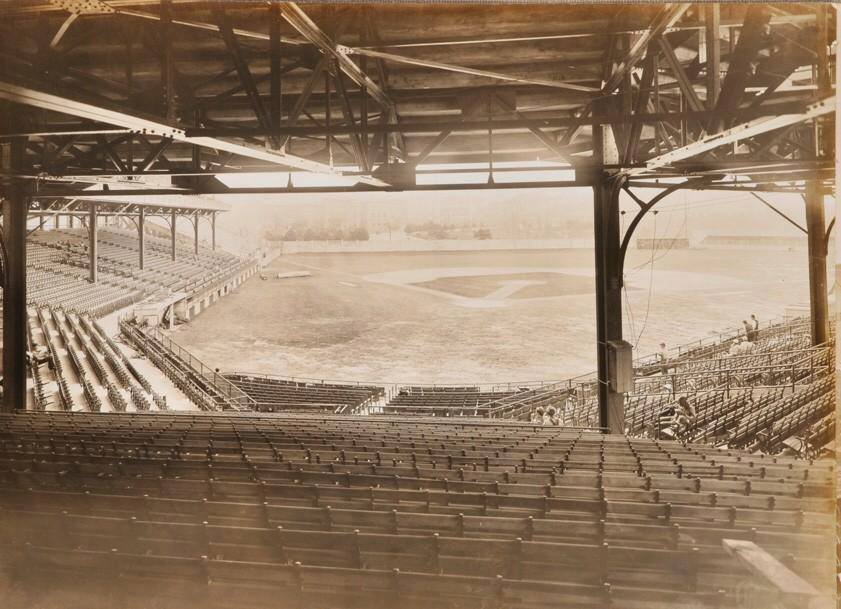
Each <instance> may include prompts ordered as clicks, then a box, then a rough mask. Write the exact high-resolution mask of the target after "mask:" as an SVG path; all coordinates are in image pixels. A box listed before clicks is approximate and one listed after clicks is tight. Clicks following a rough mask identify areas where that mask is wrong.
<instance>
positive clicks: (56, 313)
mask: <svg viewBox="0 0 841 609" xmlns="http://www.w3.org/2000/svg"><path fill="white" fill-rule="evenodd" d="M28 330H29V344H30V351H35V350H36V349H43V350H45V351H46V353H47V361H46V363H41V364H38V363H35V362H33V363H32V364H31V365H30V367H31V373H32V377H33V379H34V383H33V385H34V387H33V395H34V404H35V409H36V410H51V411H52V410H68V411H76V410H90V411H93V412H99V411H115V412H125V411H128V410H137V411H146V410H166V401H165V400H164V399H163V397H162V396H160V395H159V394H158V393H157V392H156V391H155V390H154V389H153V388H152V386H151V384H150V383H149V381H148V380H146V378H145V377H144V376H143V375H142V374H140V372H138V370H137V369H136V368H135V366H133V365H132V363H131V362H130V361H129V359H128V358H127V357H126V356H125V354H124V353H123V352H122V351H121V350H120V349H119V348H118V347H117V345H115V344H114V342H113V341H112V340H111V338H110V337H108V336H107V334H106V333H105V332H104V331H103V329H102V327H101V326H100V325H99V324H98V323H96V321H94V320H93V319H91V318H90V317H87V316H80V315H77V314H75V313H69V312H65V311H61V310H58V309H49V308H46V307H31V308H30V309H29V327H28ZM77 386H80V387H81V392H79V391H77V390H74V389H73V388H74V387H77ZM47 387H55V390H54V391H52V392H51V391H49V390H48V389H47ZM153 404H154V407H153Z"/></svg>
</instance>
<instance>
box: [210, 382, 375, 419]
mask: <svg viewBox="0 0 841 609" xmlns="http://www.w3.org/2000/svg"><path fill="white" fill-rule="evenodd" d="M225 378H226V379H227V380H229V381H230V382H231V383H233V384H234V385H235V386H237V387H238V388H240V389H241V390H242V391H244V392H245V393H247V394H248V395H249V396H251V398H253V400H254V401H255V402H256V403H257V410H260V411H279V410H284V411H288V410H321V411H325V412H335V413H344V414H352V413H360V412H363V411H364V409H365V407H366V406H368V405H370V404H371V403H372V402H373V401H375V400H376V399H377V398H379V397H381V396H382V395H383V394H384V393H385V388H384V387H377V386H374V385H343V384H339V383H324V382H306V381H296V380H292V379H284V378H278V377H271V376H266V375H255V374H242V373H231V374H226V375H225Z"/></svg>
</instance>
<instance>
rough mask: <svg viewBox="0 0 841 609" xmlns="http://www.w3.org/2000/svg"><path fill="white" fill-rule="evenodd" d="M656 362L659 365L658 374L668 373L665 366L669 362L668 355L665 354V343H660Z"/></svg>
mask: <svg viewBox="0 0 841 609" xmlns="http://www.w3.org/2000/svg"><path fill="white" fill-rule="evenodd" d="M657 361H658V362H659V363H660V365H661V367H660V372H661V373H663V374H666V373H668V371H669V367H668V366H667V365H666V364H667V363H668V361H669V354H668V353H666V343H660V350H659V351H658V352H657Z"/></svg>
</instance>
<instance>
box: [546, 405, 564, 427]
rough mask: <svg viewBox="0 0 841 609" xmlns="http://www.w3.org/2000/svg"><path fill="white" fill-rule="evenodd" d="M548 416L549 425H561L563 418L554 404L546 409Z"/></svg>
mask: <svg viewBox="0 0 841 609" xmlns="http://www.w3.org/2000/svg"><path fill="white" fill-rule="evenodd" d="M546 416H547V417H548V418H549V425H560V424H561V419H560V416H559V414H558V411H557V409H556V408H555V407H554V406H550V407H549V408H547V409H546Z"/></svg>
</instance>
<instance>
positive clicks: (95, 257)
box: [88, 202, 99, 283]
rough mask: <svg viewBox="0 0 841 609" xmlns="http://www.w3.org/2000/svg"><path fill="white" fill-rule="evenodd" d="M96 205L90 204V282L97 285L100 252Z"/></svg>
mask: <svg viewBox="0 0 841 609" xmlns="http://www.w3.org/2000/svg"><path fill="white" fill-rule="evenodd" d="M96 215H97V209H96V203H93V202H91V203H90V211H88V272H89V274H88V280H89V281H90V282H91V283H96V280H97V276H98V274H99V273H98V271H99V269H98V265H99V252H98V249H99V248H98V245H99V243H98V239H99V238H98V236H97V234H96V225H97V221H96Z"/></svg>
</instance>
